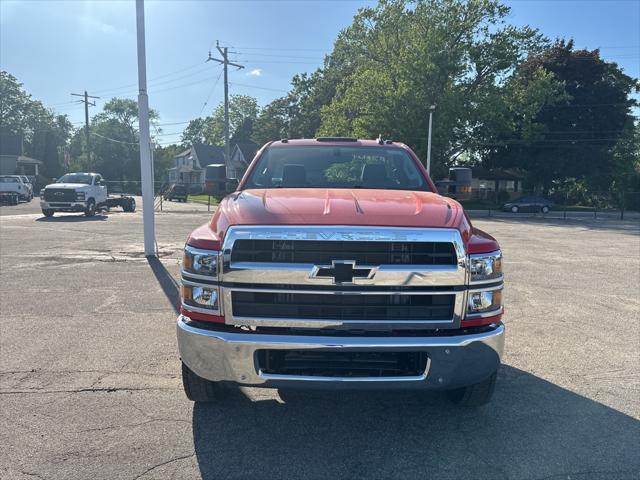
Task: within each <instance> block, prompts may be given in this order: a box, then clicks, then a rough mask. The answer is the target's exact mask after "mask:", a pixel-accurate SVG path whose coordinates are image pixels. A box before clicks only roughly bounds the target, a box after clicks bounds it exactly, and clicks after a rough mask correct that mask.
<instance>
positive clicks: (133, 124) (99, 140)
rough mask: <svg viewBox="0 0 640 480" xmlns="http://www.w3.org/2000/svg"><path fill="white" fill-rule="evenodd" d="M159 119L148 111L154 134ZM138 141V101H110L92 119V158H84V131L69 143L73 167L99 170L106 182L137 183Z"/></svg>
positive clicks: (81, 130)
mask: <svg viewBox="0 0 640 480" xmlns="http://www.w3.org/2000/svg"><path fill="white" fill-rule="evenodd" d="M158 118H159V116H158V113H157V112H156V111H155V110H150V111H149V119H150V121H151V126H152V132H154V133H155V132H160V130H159V129H157V127H154V124H155V123H157V120H158ZM139 138H140V137H139V131H138V104H137V102H136V101H135V100H131V99H122V98H113V99H111V100H109V101H108V102H107V103H105V105H104V107H103V109H102V111H101V112H100V113H98V114H96V115H94V116H93V118H92V119H91V126H90V129H89V142H90V146H89V147H90V148H89V150H90V151H91V158H88V157H87V155H86V152H87V146H86V140H85V132H84V128H81V129H78V130H77V131H76V133H75V135H74V137H73V139H72V141H71V153H72V157H73V158H74V159H75V162H74V165H73V168H74V169H79V170H93V171H98V172H100V173H101V174H102V175H103V176H104V177H105V178H107V179H108V180H139V179H140V153H139V152H140V149H139Z"/></svg>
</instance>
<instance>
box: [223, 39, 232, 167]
mask: <svg viewBox="0 0 640 480" xmlns="http://www.w3.org/2000/svg"><path fill="white" fill-rule="evenodd" d="M222 50H223V52H224V53H223V54H222V56H223V58H224V158H225V161H226V162H229V155H230V154H231V152H230V150H231V148H230V147H229V77H228V70H229V69H228V68H227V65H228V64H229V62H228V60H227V52H228V49H227V47H224V48H223V49H222ZM227 164H228V163H227Z"/></svg>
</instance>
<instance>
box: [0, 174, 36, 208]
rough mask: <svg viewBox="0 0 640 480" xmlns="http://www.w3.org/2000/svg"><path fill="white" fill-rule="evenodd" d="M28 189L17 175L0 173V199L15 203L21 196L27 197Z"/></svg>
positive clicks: (11, 203) (10, 203)
mask: <svg viewBox="0 0 640 480" xmlns="http://www.w3.org/2000/svg"><path fill="white" fill-rule="evenodd" d="M28 197H29V190H28V189H27V187H26V185H24V183H22V180H21V179H20V177H18V176H17V175H0V200H1V201H3V202H7V203H8V204H9V205H17V204H18V202H19V201H20V199H21V198H28Z"/></svg>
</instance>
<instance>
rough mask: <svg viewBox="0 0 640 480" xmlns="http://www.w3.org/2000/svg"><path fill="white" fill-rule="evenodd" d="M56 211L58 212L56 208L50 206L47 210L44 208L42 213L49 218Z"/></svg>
mask: <svg viewBox="0 0 640 480" xmlns="http://www.w3.org/2000/svg"><path fill="white" fill-rule="evenodd" d="M54 213H56V212H55V210H49V209H48V208H47V209H45V210H42V214H43V215H44V216H45V217H47V218H50V217H53V214H54Z"/></svg>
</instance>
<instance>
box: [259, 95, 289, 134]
mask: <svg viewBox="0 0 640 480" xmlns="http://www.w3.org/2000/svg"><path fill="white" fill-rule="evenodd" d="M290 109H291V106H290V105H289V98H288V97H282V98H277V99H275V100H274V101H272V102H271V103H269V104H268V105H267V106H265V107H264V108H263V109H262V110H261V111H260V114H259V115H258V118H257V119H256V121H255V123H254V125H253V136H252V139H253V140H254V141H255V142H256V143H257V144H259V145H263V144H265V143H267V142H269V141H272V140H279V139H281V138H286V137H289V135H290V133H289V120H290Z"/></svg>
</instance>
